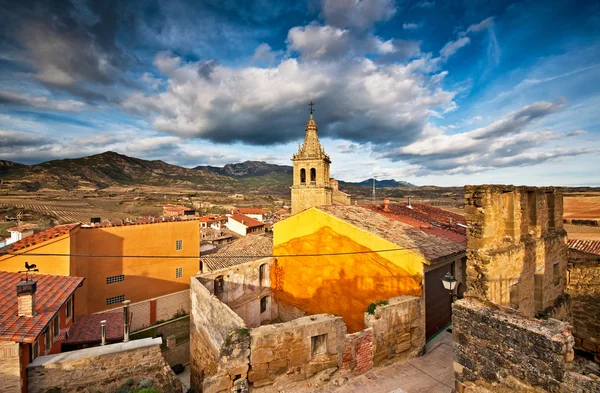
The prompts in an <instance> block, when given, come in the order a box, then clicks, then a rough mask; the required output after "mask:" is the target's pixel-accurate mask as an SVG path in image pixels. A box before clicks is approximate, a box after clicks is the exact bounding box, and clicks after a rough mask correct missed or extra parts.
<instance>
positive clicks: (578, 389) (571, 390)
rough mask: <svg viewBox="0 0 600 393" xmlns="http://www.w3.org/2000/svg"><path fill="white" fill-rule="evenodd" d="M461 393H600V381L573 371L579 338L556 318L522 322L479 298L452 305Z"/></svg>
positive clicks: (524, 320) (525, 319) (455, 354)
mask: <svg viewBox="0 0 600 393" xmlns="http://www.w3.org/2000/svg"><path fill="white" fill-rule="evenodd" d="M452 332H453V333H452V334H453V338H454V371H455V377H456V385H457V386H456V390H457V392H458V393H468V392H474V393H475V392H476V393H492V392H494V393H508V392H527V393H542V392H564V393H583V392H587V393H589V392H600V380H599V379H596V378H592V377H588V376H584V375H581V374H577V373H575V372H573V371H572V368H573V365H572V361H573V358H574V352H573V346H574V344H575V340H574V339H573V336H572V335H571V327H570V325H569V324H567V323H565V322H561V321H558V320H547V321H543V320H535V319H528V318H524V317H523V316H521V315H518V314H517V313H516V312H515V311H514V310H511V309H509V308H502V309H501V308H500V307H498V306H495V305H493V304H484V303H482V302H480V301H478V300H474V299H468V300H459V301H457V302H455V303H454V305H453V327H452Z"/></svg>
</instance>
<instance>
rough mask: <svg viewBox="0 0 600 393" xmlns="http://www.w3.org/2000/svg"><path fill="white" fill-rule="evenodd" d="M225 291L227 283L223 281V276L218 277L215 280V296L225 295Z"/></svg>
mask: <svg viewBox="0 0 600 393" xmlns="http://www.w3.org/2000/svg"><path fill="white" fill-rule="evenodd" d="M224 289H225V281H224V280H223V276H218V277H217V278H215V295H220V294H221V293H223V290H224Z"/></svg>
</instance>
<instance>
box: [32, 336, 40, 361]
mask: <svg viewBox="0 0 600 393" xmlns="http://www.w3.org/2000/svg"><path fill="white" fill-rule="evenodd" d="M39 355H40V343H39V342H38V340H35V342H34V343H33V345H32V347H31V360H33V359H35V358H37V357H38V356H39Z"/></svg>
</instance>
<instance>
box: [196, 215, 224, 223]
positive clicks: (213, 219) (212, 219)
mask: <svg viewBox="0 0 600 393" xmlns="http://www.w3.org/2000/svg"><path fill="white" fill-rule="evenodd" d="M198 221H200V222H217V221H227V217H221V216H202V217H200V218H199V219H198Z"/></svg>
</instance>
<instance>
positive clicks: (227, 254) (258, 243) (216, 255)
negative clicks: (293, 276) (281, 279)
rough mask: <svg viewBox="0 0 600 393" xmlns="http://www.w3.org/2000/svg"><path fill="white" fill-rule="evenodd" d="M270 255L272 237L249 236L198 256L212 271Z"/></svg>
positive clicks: (271, 252) (271, 251)
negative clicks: (208, 253)
mask: <svg viewBox="0 0 600 393" xmlns="http://www.w3.org/2000/svg"><path fill="white" fill-rule="evenodd" d="M272 254H273V238H272V237H270V236H264V235H251V236H245V237H242V238H240V239H238V240H236V241H234V242H233V243H230V244H227V245H224V246H222V247H219V248H218V249H217V250H216V251H215V252H213V253H211V254H210V255H207V256H202V255H200V259H201V260H202V262H203V263H204V264H205V266H206V267H207V268H208V269H210V270H211V271H213V270H218V269H224V268H227V267H230V266H235V265H239V264H241V263H246V262H251V261H256V260H258V259H262V258H266V257H269V256H271V255H272Z"/></svg>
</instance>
